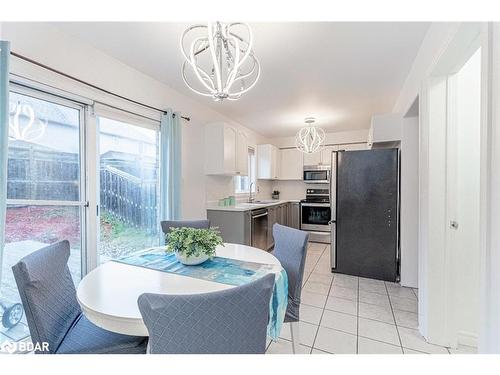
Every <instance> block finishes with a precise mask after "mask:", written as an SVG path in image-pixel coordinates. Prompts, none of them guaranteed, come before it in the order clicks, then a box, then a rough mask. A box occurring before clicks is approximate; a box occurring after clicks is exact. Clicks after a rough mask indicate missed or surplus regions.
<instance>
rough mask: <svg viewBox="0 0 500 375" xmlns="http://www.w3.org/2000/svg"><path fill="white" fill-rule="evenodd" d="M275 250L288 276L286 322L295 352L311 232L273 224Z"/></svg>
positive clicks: (274, 252) (296, 350)
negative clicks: (288, 324)
mask: <svg viewBox="0 0 500 375" xmlns="http://www.w3.org/2000/svg"><path fill="white" fill-rule="evenodd" d="M273 236H274V250H273V255H274V256H275V257H276V258H278V260H279V261H280V263H281V266H282V267H283V268H284V269H285V271H286V274H287V276H288V306H287V309H286V315H285V322H286V323H290V329H291V333H292V345H293V352H294V353H297V352H298V349H299V343H300V339H299V327H298V323H299V309H300V295H301V293H302V279H303V277H304V265H305V263H306V254H307V241H308V240H309V233H307V232H304V231H301V230H297V229H293V228H290V227H286V226H284V225H280V224H274V226H273Z"/></svg>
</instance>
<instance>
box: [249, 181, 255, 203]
mask: <svg viewBox="0 0 500 375" xmlns="http://www.w3.org/2000/svg"><path fill="white" fill-rule="evenodd" d="M254 185H255V183H254V182H251V183H250V187H249V189H250V194H249V195H248V203H252V202H253V201H254V200H255V198H254V197H253V196H252V186H254Z"/></svg>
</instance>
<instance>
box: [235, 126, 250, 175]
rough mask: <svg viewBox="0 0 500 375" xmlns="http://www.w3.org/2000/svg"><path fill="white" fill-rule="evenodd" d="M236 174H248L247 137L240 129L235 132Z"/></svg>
mask: <svg viewBox="0 0 500 375" xmlns="http://www.w3.org/2000/svg"><path fill="white" fill-rule="evenodd" d="M236 174H237V175H242V176H248V139H247V136H246V135H245V133H243V132H242V131H241V130H238V131H237V132H236Z"/></svg>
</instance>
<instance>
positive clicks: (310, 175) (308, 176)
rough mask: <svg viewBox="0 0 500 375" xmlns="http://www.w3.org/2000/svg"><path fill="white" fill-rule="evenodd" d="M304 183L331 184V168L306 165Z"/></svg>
mask: <svg viewBox="0 0 500 375" xmlns="http://www.w3.org/2000/svg"><path fill="white" fill-rule="evenodd" d="M303 180H304V182H307V183H308V184H328V183H330V166H327V165H305V166H304V176H303Z"/></svg>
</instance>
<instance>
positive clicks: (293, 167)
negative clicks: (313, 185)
mask: <svg viewBox="0 0 500 375" xmlns="http://www.w3.org/2000/svg"><path fill="white" fill-rule="evenodd" d="M280 153H281V163H280V164H281V165H280V167H281V173H280V174H279V179H280V180H302V177H303V176H302V172H303V169H304V168H303V165H304V154H303V153H302V152H301V151H299V150H297V149H292V148H290V149H283V150H280Z"/></svg>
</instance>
